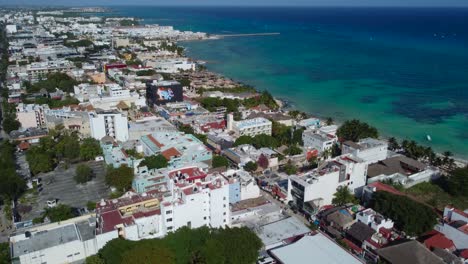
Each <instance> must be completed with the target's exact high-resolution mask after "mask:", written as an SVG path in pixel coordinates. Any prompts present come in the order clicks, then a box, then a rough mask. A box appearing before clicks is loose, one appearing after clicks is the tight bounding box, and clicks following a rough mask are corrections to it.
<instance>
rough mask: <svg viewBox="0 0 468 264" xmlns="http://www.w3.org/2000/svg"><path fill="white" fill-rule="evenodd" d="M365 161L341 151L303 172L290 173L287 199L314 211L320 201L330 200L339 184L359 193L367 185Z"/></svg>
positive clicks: (358, 194)
mask: <svg viewBox="0 0 468 264" xmlns="http://www.w3.org/2000/svg"><path fill="white" fill-rule="evenodd" d="M366 174H367V164H366V163H365V162H364V161H363V160H362V159H359V158H357V157H354V156H352V155H342V156H340V157H337V158H336V159H334V160H330V161H327V162H325V163H324V164H322V165H321V166H319V167H318V168H317V169H315V170H313V171H311V172H309V173H306V174H304V175H293V176H291V177H289V183H288V197H287V200H288V201H293V202H294V203H295V204H296V205H297V206H298V208H300V209H302V210H304V211H305V212H307V213H309V214H313V213H314V212H316V210H317V209H319V208H320V207H321V206H323V205H327V204H331V203H332V199H333V194H335V192H336V191H337V189H338V188H339V187H342V186H347V187H348V188H349V190H350V191H351V192H353V193H355V194H356V195H357V196H360V193H361V192H362V189H363V187H364V185H366Z"/></svg>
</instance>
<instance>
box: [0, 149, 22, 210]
mask: <svg viewBox="0 0 468 264" xmlns="http://www.w3.org/2000/svg"><path fill="white" fill-rule="evenodd" d="M0 182H1V184H0V201H11V200H14V199H15V198H17V197H18V196H20V195H21V194H22V193H23V192H24V190H25V189H26V184H25V182H24V180H23V179H22V178H21V177H20V176H19V175H18V174H17V173H16V163H15V146H14V145H13V144H11V143H10V142H8V141H4V142H2V143H1V144H0Z"/></svg>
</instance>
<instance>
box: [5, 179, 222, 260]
mask: <svg viewBox="0 0 468 264" xmlns="http://www.w3.org/2000/svg"><path fill="white" fill-rule="evenodd" d="M168 180H169V181H168V182H167V187H168V189H167V190H166V191H164V192H160V191H158V190H155V191H149V192H145V193H142V194H136V193H132V192H127V193H126V194H124V195H123V196H122V197H120V198H118V199H113V200H108V201H104V200H102V201H101V202H99V203H98V204H97V206H96V215H95V216H94V215H88V216H83V217H78V218H73V219H70V220H66V221H62V222H60V223H53V224H50V225H46V226H38V227H32V228H30V229H28V230H25V231H24V232H21V233H18V234H16V235H13V236H12V237H11V238H10V245H11V249H12V252H13V258H17V259H18V260H19V263H28V264H29V263H31V264H33V263H34V264H36V263H48V264H59V263H81V262H83V261H84V259H85V258H86V257H88V256H91V255H94V254H96V253H97V252H98V251H99V249H101V248H102V247H104V246H105V244H106V243H107V242H109V241H110V240H112V239H115V238H123V239H128V240H134V241H138V240H141V239H150V238H158V237H163V236H165V235H166V234H167V233H169V232H173V231H175V230H177V229H179V228H181V227H184V226H187V227H189V228H198V227H202V226H210V227H213V228H220V227H226V226H229V225H230V209H229V201H228V196H229V185H228V183H227V181H226V180H225V179H224V178H223V177H222V176H213V175H205V177H203V178H197V177H195V178H185V177H182V174H172V175H171V177H170V178H169V179H168Z"/></svg>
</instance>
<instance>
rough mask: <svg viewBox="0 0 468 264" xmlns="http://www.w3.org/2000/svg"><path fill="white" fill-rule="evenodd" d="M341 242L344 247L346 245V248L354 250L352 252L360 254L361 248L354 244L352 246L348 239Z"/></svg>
mask: <svg viewBox="0 0 468 264" xmlns="http://www.w3.org/2000/svg"><path fill="white" fill-rule="evenodd" d="M343 242H345V243H346V245H348V247H350V248H351V249H352V250H354V251H356V252H362V248H360V247H358V246H357V245H356V244H354V243H353V242H351V241H349V240H348V239H346V238H343Z"/></svg>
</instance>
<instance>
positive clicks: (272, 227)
mask: <svg viewBox="0 0 468 264" xmlns="http://www.w3.org/2000/svg"><path fill="white" fill-rule="evenodd" d="M309 232H310V229H309V228H308V227H307V226H306V225H305V224H304V223H302V222H301V221H299V220H298V219H297V218H295V217H288V218H286V219H282V220H279V221H276V222H273V223H269V224H266V225H263V226H260V227H259V229H258V230H256V233H257V236H258V237H259V238H260V239H261V240H262V242H263V244H264V245H265V246H269V245H273V244H276V243H279V242H282V241H283V240H286V239H288V238H292V237H295V236H299V235H303V234H307V233H309ZM296 263H297V262H296Z"/></svg>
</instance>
